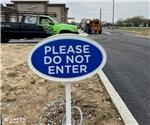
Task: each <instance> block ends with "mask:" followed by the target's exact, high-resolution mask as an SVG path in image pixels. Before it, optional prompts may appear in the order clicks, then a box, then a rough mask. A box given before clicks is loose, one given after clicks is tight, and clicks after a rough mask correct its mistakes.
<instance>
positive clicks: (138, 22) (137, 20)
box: [117, 16, 150, 27]
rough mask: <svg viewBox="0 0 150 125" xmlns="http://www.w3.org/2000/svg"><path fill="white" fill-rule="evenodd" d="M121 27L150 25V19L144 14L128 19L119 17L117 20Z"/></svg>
mask: <svg viewBox="0 0 150 125" xmlns="http://www.w3.org/2000/svg"><path fill="white" fill-rule="evenodd" d="M117 26H119V27H150V19H146V18H144V17H143V16H136V17H132V18H127V19H125V20H124V19H119V20H118V21H117Z"/></svg>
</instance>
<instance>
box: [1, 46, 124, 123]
mask: <svg viewBox="0 0 150 125" xmlns="http://www.w3.org/2000/svg"><path fill="white" fill-rule="evenodd" d="M32 47H33V45H29V44H26V45H25V44H24V45H23V44H2V45H1V50H2V51H1V53H2V58H1V59H2V60H1V61H2V68H1V79H2V84H1V90H2V91H1V101H2V103H1V108H2V121H3V124H4V125H12V124H13V125H40V123H43V124H44V125H48V124H49V125H61V122H62V119H63V116H64V114H65V88H64V85H63V84H61V83H58V82H53V81H48V80H45V79H43V78H40V77H38V76H37V75H35V74H34V73H33V72H32V71H31V70H30V69H29V67H28V65H27V57H28V54H29V52H30V50H31V49H32ZM72 106H79V107H80V108H81V110H82V111H83V117H84V120H83V125H123V122H122V120H121V118H120V115H119V114H118V112H117V110H116V109H115V107H114V105H113V104H112V101H111V99H110V97H109V95H108V94H107V92H106V90H105V88H104V87H103V85H102V83H101V81H100V79H99V77H98V76H97V75H95V76H93V77H91V78H88V79H86V80H83V81H80V82H75V83H74V84H73V86H72ZM72 111H73V114H72V115H73V119H74V120H75V122H76V123H78V122H79V113H78V112H77V111H75V110H72Z"/></svg>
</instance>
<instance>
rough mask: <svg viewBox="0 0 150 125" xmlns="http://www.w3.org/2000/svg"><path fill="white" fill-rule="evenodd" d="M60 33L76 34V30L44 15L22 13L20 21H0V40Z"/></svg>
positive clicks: (6, 40)
mask: <svg viewBox="0 0 150 125" xmlns="http://www.w3.org/2000/svg"><path fill="white" fill-rule="evenodd" d="M61 33H75V34H77V33H78V30H77V27H76V26H74V25H69V24H62V23H58V22H57V21H55V20H54V19H53V18H52V17H50V16H45V15H23V16H22V19H21V22H1V42H5V43H6V42H8V41H9V40H10V39H21V38H28V39H30V38H44V37H48V36H51V35H55V34H61Z"/></svg>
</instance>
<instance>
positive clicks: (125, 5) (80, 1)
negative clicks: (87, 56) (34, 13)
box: [0, 0, 150, 22]
mask: <svg viewBox="0 0 150 125" xmlns="http://www.w3.org/2000/svg"><path fill="white" fill-rule="evenodd" d="M0 1H1V3H4V4H5V3H10V0H0ZM26 1H27V0H26ZM112 1H113V0H50V2H52V3H66V5H67V7H69V11H68V17H74V18H75V19H76V21H77V22H80V20H81V19H83V18H89V19H94V18H100V8H101V9H102V21H106V22H112ZM114 1H115V22H116V21H117V20H118V19H126V18H129V17H133V16H144V17H146V18H150V0H114Z"/></svg>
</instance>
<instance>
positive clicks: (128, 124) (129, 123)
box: [98, 71, 139, 125]
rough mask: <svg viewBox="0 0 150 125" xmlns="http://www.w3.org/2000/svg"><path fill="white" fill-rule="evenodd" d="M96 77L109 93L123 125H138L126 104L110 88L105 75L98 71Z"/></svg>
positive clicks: (112, 88)
mask: <svg viewBox="0 0 150 125" xmlns="http://www.w3.org/2000/svg"><path fill="white" fill-rule="evenodd" d="M98 75H99V77H100V79H101V81H102V83H103V85H104V86H105V88H106V90H107V92H108V93H109V95H110V97H111V99H112V101H113V103H114V105H115V106H116V108H117V110H118V112H119V114H120V115H121V118H122V120H123V122H124V123H125V125H139V123H138V122H137V121H136V119H135V118H134V116H133V115H132V113H131V112H130V111H129V109H128V108H127V106H126V104H125V103H124V102H123V100H122V99H121V97H120V96H119V94H118V93H117V91H116V90H115V89H114V87H113V86H112V84H111V82H110V81H109V79H108V78H107V76H106V75H105V73H104V72H103V71H99V72H98Z"/></svg>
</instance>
